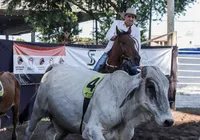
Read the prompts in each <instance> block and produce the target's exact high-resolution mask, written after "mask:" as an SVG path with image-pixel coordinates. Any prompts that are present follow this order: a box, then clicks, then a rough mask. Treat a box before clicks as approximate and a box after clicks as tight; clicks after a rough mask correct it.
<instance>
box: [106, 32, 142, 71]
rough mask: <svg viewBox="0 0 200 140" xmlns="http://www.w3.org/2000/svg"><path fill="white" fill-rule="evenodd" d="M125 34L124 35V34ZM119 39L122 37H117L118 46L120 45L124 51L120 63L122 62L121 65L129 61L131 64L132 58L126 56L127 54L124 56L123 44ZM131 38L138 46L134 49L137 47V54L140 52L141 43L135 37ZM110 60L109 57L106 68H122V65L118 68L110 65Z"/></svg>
mask: <svg viewBox="0 0 200 140" xmlns="http://www.w3.org/2000/svg"><path fill="white" fill-rule="evenodd" d="M122 34H123V33H122ZM124 34H126V33H124ZM119 37H120V35H118V36H117V38H116V39H117V42H118V45H119V47H120V48H121V50H122V55H121V58H120V61H121V64H123V63H124V61H129V62H131V59H132V56H131V57H130V56H126V55H125V54H124V51H123V50H124V49H123V47H122V44H123V43H122V42H121V41H120V40H119ZM129 37H130V38H131V39H132V40H133V41H134V43H135V44H136V45H135V46H134V47H135V49H136V51H137V52H139V42H138V40H137V39H136V38H135V37H131V36H130V35H129ZM108 60H109V57H108V58H107V59H106V66H108V67H110V68H112V69H118V68H120V67H121V65H120V66H116V65H111V64H109V63H108Z"/></svg>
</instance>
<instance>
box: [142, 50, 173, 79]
mask: <svg viewBox="0 0 200 140" xmlns="http://www.w3.org/2000/svg"><path fill="white" fill-rule="evenodd" d="M140 56H141V60H140V65H141V66H157V67H159V68H160V69H161V71H162V72H163V73H164V74H165V75H170V71H171V63H172V62H171V60H172V48H153V49H142V50H141V53H140Z"/></svg>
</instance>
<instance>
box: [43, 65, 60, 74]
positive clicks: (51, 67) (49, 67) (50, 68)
mask: <svg viewBox="0 0 200 140" xmlns="http://www.w3.org/2000/svg"><path fill="white" fill-rule="evenodd" d="M58 65H59V64H51V65H49V66H48V67H47V69H46V70H45V73H47V72H48V71H50V70H52V69H53V67H56V66H58Z"/></svg>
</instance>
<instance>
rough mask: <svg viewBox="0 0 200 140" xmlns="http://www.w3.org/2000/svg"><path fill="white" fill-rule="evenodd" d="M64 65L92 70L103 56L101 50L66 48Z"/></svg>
mask: <svg viewBox="0 0 200 140" xmlns="http://www.w3.org/2000/svg"><path fill="white" fill-rule="evenodd" d="M65 50H66V57H65V63H66V64H68V65H72V66H82V67H87V68H89V69H93V68H94V66H95V65H96V63H97V62H98V60H99V59H100V58H101V56H102V55H103V53H104V51H103V49H91V48H75V47H66V49H65Z"/></svg>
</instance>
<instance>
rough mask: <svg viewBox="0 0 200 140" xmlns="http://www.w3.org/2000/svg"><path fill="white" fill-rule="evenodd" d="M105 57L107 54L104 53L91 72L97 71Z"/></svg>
mask: <svg viewBox="0 0 200 140" xmlns="http://www.w3.org/2000/svg"><path fill="white" fill-rule="evenodd" d="M107 57H108V54H107V53H104V54H103V55H102V56H101V58H100V59H99V61H98V62H97V64H96V65H95V67H94V69H93V70H94V71H99V68H100V66H101V65H104V64H105V62H106V59H107Z"/></svg>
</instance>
